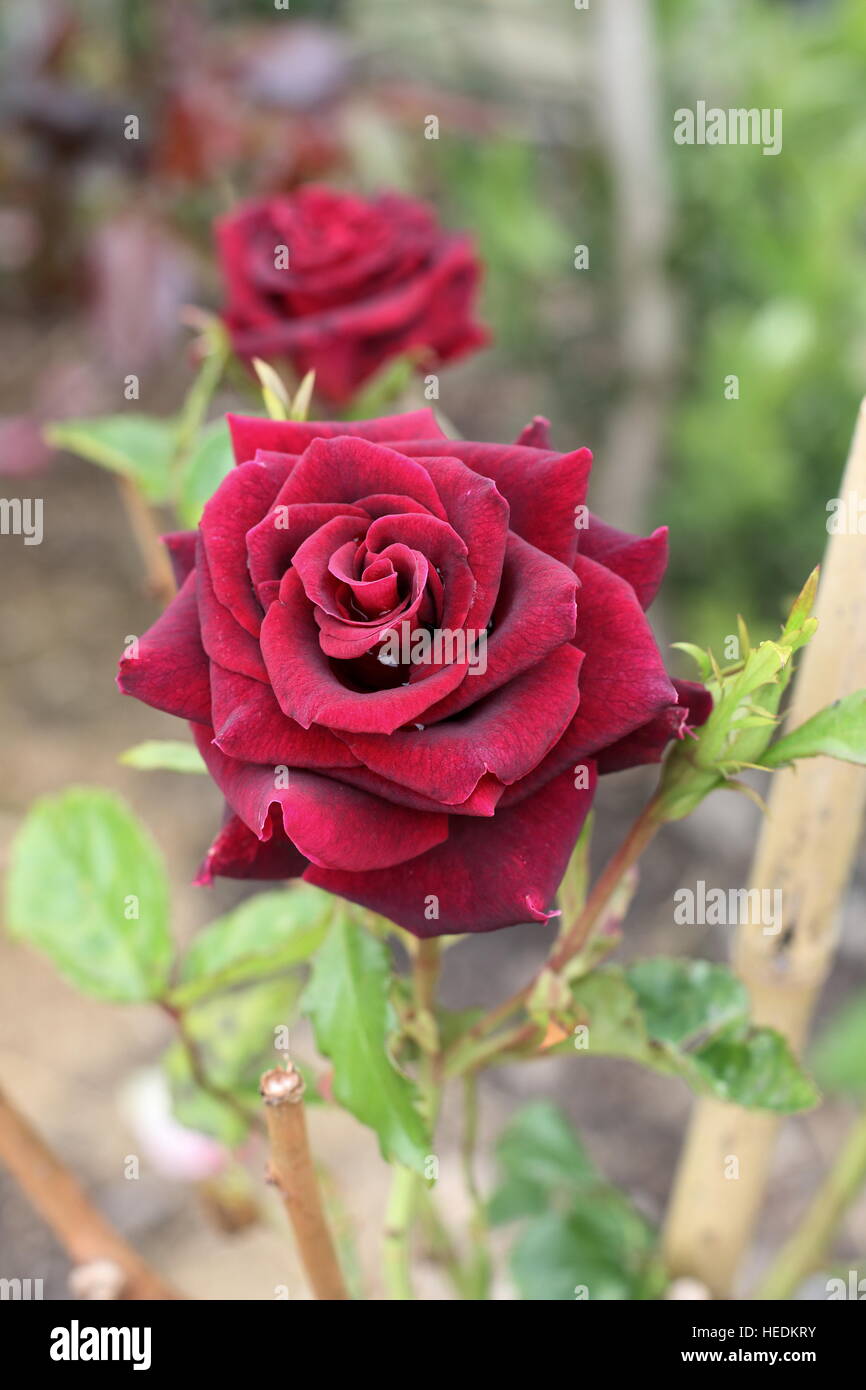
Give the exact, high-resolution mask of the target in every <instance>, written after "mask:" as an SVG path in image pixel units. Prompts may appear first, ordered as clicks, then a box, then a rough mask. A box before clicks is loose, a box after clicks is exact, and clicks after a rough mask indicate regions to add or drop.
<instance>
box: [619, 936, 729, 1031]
mask: <svg viewBox="0 0 866 1390" xmlns="http://www.w3.org/2000/svg"><path fill="white" fill-rule="evenodd" d="M625 978H626V980H627V981H628V983H629V984H630V985H631V988H632V989H633V990H634V992H635V995H636V996H637V1003H638V1007H639V1009H640V1011H641V1013H642V1014H643V1019H644V1023H645V1026H646V1030H647V1032H648V1033H649V1035H650V1037H652V1038H655V1039H657V1040H658V1041H659V1042H666V1043H675V1044H685V1043H687V1042H689V1041H690V1040H691V1039H692V1038H694V1037H696V1036H697V1035H698V1034H699V1033H702V1032H706V1031H707V1030H714V1029H716V1028H719V1027H722V1026H723V1025H724V1024H726V1023H730V1022H733V1021H735V1020H740V1019H743V1018H745V1016H746V1014H747V1011H748V997H747V995H746V990H745V987H744V985H743V984H742V982H741V981H740V980H738V979H737V977H736V975H733V974H732V973H731V971H730V970H728V968H727V966H724V965H713V964H711V963H710V961H707V960H683V959H679V958H672V957H668V956H655V957H654V958H653V959H651V960H643V961H638V962H637V963H636V964H635V965H632V966H630V967H629V968H628V969H627V970H626V972H625Z"/></svg>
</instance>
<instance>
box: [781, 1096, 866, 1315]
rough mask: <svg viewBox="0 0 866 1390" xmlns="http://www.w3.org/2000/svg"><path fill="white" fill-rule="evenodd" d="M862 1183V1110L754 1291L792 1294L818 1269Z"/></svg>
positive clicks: (865, 1173) (865, 1150)
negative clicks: (809, 1204) (801, 1217)
mask: <svg viewBox="0 0 866 1390" xmlns="http://www.w3.org/2000/svg"><path fill="white" fill-rule="evenodd" d="M864 1183H866V1111H864V1113H863V1114H862V1115H861V1116H860V1118H859V1120H858V1121H857V1123H856V1124H855V1126H854V1128H853V1129H852V1130H851V1133H850V1134H849V1135H848V1138H847V1139H846V1141H845V1144H844V1145H843V1147H842V1151H841V1153H840V1154H839V1157H838V1158H837V1160H836V1162H835V1163H834V1165H833V1167H832V1168H831V1169H830V1172H829V1173H828V1174H827V1177H826V1178H825V1180H824V1183H823V1185H822V1186H821V1188H820V1190H819V1191H818V1194H817V1196H816V1197H815V1199H814V1201H813V1202H812V1205H811V1206H810V1208H809V1210H808V1211H807V1213H806V1215H805V1217H804V1218H803V1221H802V1222H801V1224H800V1226H799V1228H798V1229H797V1230H796V1231H795V1232H794V1234H793V1236H792V1237H791V1239H790V1240H789V1241H787V1243H786V1244H785V1245H784V1246H783V1247H782V1249H781V1250H780V1251H779V1254H778V1255H777V1256H776V1259H775V1261H774V1262H773V1265H772V1267H771V1268H770V1270H769V1272H768V1273H767V1274H766V1275H765V1277H764V1280H763V1282H762V1283H761V1284H760V1286H759V1287H758V1290H757V1292H756V1294H755V1297H756V1298H760V1299H783V1298H792V1297H793V1295H794V1294H795V1293H796V1291H797V1289H798V1288H799V1286H800V1284H801V1283H802V1282H803V1280H804V1279H806V1278H808V1276H809V1275H810V1274H812V1273H814V1271H815V1270H817V1269H820V1268H821V1265H822V1261H823V1260H824V1259H825V1258H826V1256H827V1254H828V1251H829V1248H830V1245H831V1242H832V1240H833V1237H834V1235H835V1234H836V1231H837V1229H838V1227H839V1224H840V1222H841V1220H842V1217H843V1216H844V1215H845V1212H846V1211H847V1209H848V1207H849V1206H850V1205H851V1203H852V1202H853V1201H854V1199H855V1197H856V1196H857V1194H858V1193H859V1191H860V1189H861V1188H862V1186H863V1184H864Z"/></svg>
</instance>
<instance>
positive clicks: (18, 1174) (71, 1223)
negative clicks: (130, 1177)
mask: <svg viewBox="0 0 866 1390" xmlns="http://www.w3.org/2000/svg"><path fill="white" fill-rule="evenodd" d="M0 1160H2V1162H3V1163H4V1164H5V1165H6V1167H7V1168H8V1169H9V1172H10V1173H11V1174H12V1176H13V1177H14V1178H15V1179H16V1181H17V1182H18V1184H19V1186H20V1187H21V1190H22V1191H23V1192H24V1194H25V1195H26V1197H27V1198H28V1199H29V1201H30V1203H31V1205H32V1206H33V1208H34V1209H35V1210H36V1211H37V1212H38V1213H39V1215H40V1216H41V1217H42V1219H43V1220H44V1221H45V1222H46V1224H47V1225H48V1226H50V1227H51V1230H52V1231H53V1232H54V1234H55V1235H56V1237H57V1239H58V1240H59V1241H60V1243H61V1244H62V1245H63V1246H64V1248H65V1249H66V1251H67V1253H68V1255H69V1257H70V1259H71V1260H72V1261H73V1263H74V1264H75V1266H76V1267H77V1269H79V1270H81V1269H86V1268H87V1267H88V1266H89V1267H91V1268H92V1267H93V1266H94V1265H95V1264H96V1262H97V1261H98V1262H99V1264H100V1266H101V1265H104V1264H107V1267H108V1270H109V1272H110V1269H111V1267H114V1268H115V1269H116V1271H117V1290H118V1292H117V1297H119V1298H122V1299H142V1300H148V1301H155V1300H157V1299H160V1300H161V1299H178V1298H181V1297H182V1295H181V1294H179V1293H177V1292H176V1291H175V1290H174V1289H173V1288H172V1287H171V1286H170V1285H169V1284H167V1283H166V1282H165V1281H164V1280H162V1279H161V1278H160V1276H159V1275H158V1274H156V1273H155V1272H154V1271H153V1270H152V1269H151V1268H150V1267H149V1265H147V1264H146V1263H145V1261H144V1260H143V1259H142V1258H141V1256H140V1255H138V1254H137V1253H136V1251H135V1250H133V1249H132V1247H131V1246H129V1245H127V1243H126V1241H125V1240H124V1239H123V1238H122V1236H120V1235H119V1234H118V1233H117V1231H115V1230H114V1228H113V1226H111V1225H110V1224H109V1222H108V1221H107V1220H106V1218H105V1217H104V1216H103V1215H102V1212H101V1211H99V1210H98V1209H97V1208H96V1207H94V1206H93V1205H92V1203H91V1202H90V1200H89V1198H88V1197H87V1195H86V1194H85V1192H84V1189H83V1188H82V1187H81V1185H80V1184H79V1182H78V1179H77V1178H75V1177H74V1176H73V1175H72V1173H70V1172H69V1169H68V1168H66V1167H65V1166H64V1164H63V1163H61V1161H60V1159H59V1158H57V1157H56V1155H55V1154H53V1153H52V1152H51V1150H50V1149H49V1148H48V1145H47V1144H46V1143H45V1141H44V1140H43V1139H42V1138H41V1137H40V1136H39V1135H38V1134H37V1133H36V1131H35V1130H34V1129H33V1128H32V1126H31V1125H30V1124H29V1123H28V1121H27V1120H25V1119H24V1117H23V1115H20V1114H19V1113H18V1111H17V1110H16V1109H15V1107H14V1106H13V1105H12V1104H11V1103H10V1101H9V1100H7V1098H6V1097H5V1096H4V1095H3V1094H2V1092H0ZM103 1277H104V1275H103Z"/></svg>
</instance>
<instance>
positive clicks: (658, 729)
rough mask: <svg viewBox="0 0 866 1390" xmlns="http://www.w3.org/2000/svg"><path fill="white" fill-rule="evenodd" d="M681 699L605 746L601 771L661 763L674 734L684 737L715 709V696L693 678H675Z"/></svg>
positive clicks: (600, 761) (614, 770) (599, 757)
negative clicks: (683, 679)
mask: <svg viewBox="0 0 866 1390" xmlns="http://www.w3.org/2000/svg"><path fill="white" fill-rule="evenodd" d="M674 686H675V688H676V692H677V696H678V703H677V704H676V705H672V706H670V707H669V708H668V709H666V710H663V711H662V713H661V714H657V715H656V716H655V718H654V719H651V720H650V721H649V723H647V724H642V725H641V727H640V728H639V729H635V730H634V732H633V733H630V734H627V735H626V737H625V738H622V739H620V740H619V741H618V742H617V743H614V744H612V745H611V746H610V748H605V749H603V750H602V751H601V752H600V753H599V755H598V770H599V772H620V771H621V770H622V769H623V768H626V767H638V766H640V765H641V764H642V763H658V762H661V760H662V758H663V757H664V752H665V749H666V748H667V746H668V744H669V743H670V741H671V739H674V738H685V737H686V736H687V734H688V732H689V730H691V729H697V728H700V726H701V725H702V724H705V723H706V721H707V720H708V719H709V717H710V714H711V713H712V708H713V698H712V696H711V695H710V692H709V691H708V690H707V689H706V687H705V686H703V685H698V684H696V683H695V682H694V681H674Z"/></svg>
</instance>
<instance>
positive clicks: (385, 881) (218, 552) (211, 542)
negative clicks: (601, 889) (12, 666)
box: [120, 411, 709, 936]
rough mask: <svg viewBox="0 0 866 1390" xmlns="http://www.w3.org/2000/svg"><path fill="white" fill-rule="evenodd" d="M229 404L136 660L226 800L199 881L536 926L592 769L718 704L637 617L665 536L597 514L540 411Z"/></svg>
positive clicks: (425, 927) (458, 924)
mask: <svg viewBox="0 0 866 1390" xmlns="http://www.w3.org/2000/svg"><path fill="white" fill-rule="evenodd" d="M230 423H231V427H232V435H233V440H234V446H235V454H236V458H237V462H238V467H237V468H235V470H234V471H233V472H232V473H231V474H230V475H229V476H228V477H227V478H226V479H225V480H224V482H223V483H222V484H221V485H220V487H219V489H218V490H217V492H216V493H215V494H214V496H213V497H212V498H211V500H210V501H209V503H208V504H207V506H206V507H205V510H204V514H203V517H202V520H201V525H200V528H199V531H198V533H197V534H196V533H192V532H188V533H183V534H180V535H175V536H172V537H169V538H167V540H168V543H169V546H170V549H171V552H172V554H173V557H174V559H175V562H176V566H177V570H178V577H179V581H180V583H181V589H180V592H179V594H178V595H177V597H176V598H175V599H174V600H173V602H172V603H171V605H170V606H169V608H168V609H167V610H166V612H165V613H164V614H163V616H162V617H161V618H160V619H159V620H158V621H157V623H156V624H155V625H154V626H153V627H152V628H151V630H150V632H148V633H147V634H146V635H145V636H144V637H143V638H142V639H141V642H140V649H139V653H138V656H137V658H136V659H134V660H133V659H125V660H124V661H123V662H122V663H121V673H120V685H121V689H122V690H124V691H125V692H127V693H128V694H132V695H136V696H137V697H138V698H139V699H141V700H144V701H145V702H146V703H147V704H150V705H152V706H154V707H155V708H156V709H160V710H167V711H168V712H169V713H171V714H175V715H178V716H180V717H182V718H184V719H188V720H190V721H192V724H193V728H194V733H195V736H196V740H197V742H198V745H199V748H200V749H201V752H202V755H203V757H204V759H205V762H206V763H207V765H208V768H209V769H210V772H211V775H212V776H213V778H214V780H215V781H216V782H217V784H218V785H219V787H220V789H221V790H222V792H223V794H224V796H225V799H226V802H227V816H226V820H225V823H224V826H223V829H222V830H221V832H220V833H219V834H218V836H217V838H216V840H215V841H214V844H213V846H212V847H211V849H210V851H209V853H208V855H207V858H206V860H205V863H204V866H203V870H202V874H201V880H202V881H205V882H206V881H208V880H209V879H210V878H211V877H212V876H213V875H214V874H223V875H227V876H232V877H240V878H262V879H277V878H291V877H295V876H298V875H301V874H302V875H303V876H304V878H305V879H307V880H308V881H311V882H313V883H316V884H319V885H320V886H321V887H323V888H326V889H329V890H331V891H332V892H335V893H339V894H341V895H343V896H344V897H347V898H350V899H351V900H353V901H355V902H358V903H362V904H364V905H365V906H366V907H369V908H371V909H373V910H374V911H377V912H381V913H383V914H384V915H385V916H386V917H389V918H391V919H392V920H393V921H395V922H398V923H399V924H400V925H401V926H404V927H407V928H408V929H409V930H410V931H413V932H415V933H417V934H418V935H422V936H423V935H438V934H440V933H452V932H472V931H490V930H493V929H495V928H497V927H505V926H509V925H511V924H515V923H518V922H526V921H530V920H536V921H541V920H544V919H545V918H546V917H547V916H549V915H550V911H551V907H552V903H553V899H554V895H555V893H556V889H557V887H558V885H559V882H560V879H561V877H562V874H563V872H564V869H565V866H566V864H567V861H568V858H569V855H570V853H571V850H572V847H573V845H574V843H575V840H576V838H577V836H578V834H579V832H580V828H581V825H582V824H583V821H584V818H585V816H586V813H587V811H588V809H589V806H590V803H591V801H592V796H593V789H594V785H595V778H596V772H597V770H598V771H602V772H604V771H607V770H615V769H617V768H621V767H628V766H632V765H635V764H637V763H643V762H651V761H657V760H658V759H659V758H660V756H661V753H662V751H663V749H664V747H665V745H666V743H667V742H668V741H669V740H670V739H671V738H672V737H681V736H682V735H683V733H684V732H685V730H686V727H687V724H688V723H700V722H702V721H703V719H705V718H706V716H707V713H708V711H709V697H708V696H707V695H706V692H705V691H703V689H702V688H701V687H696V686H686V685H683V686H681V687H675V686H674V685H672V683H671V682H670V680H669V679H668V677H667V675H666V674H665V670H664V666H663V664H662V660H661V657H660V655H659V652H658V649H657V646H656V643H655V640H654V638H653V635H652V632H651V630H650V627H649V624H648V623H647V620H646V618H645V617H644V612H643V610H644V607H645V606H646V605H647V604H648V603H649V602H650V600H651V599H652V597H653V595H654V593H655V591H656V588H657V587H658V584H659V582H660V580H661V577H662V573H663V571H664V567H665V563H666V558H667V553H666V533H665V531H664V529H661V530H658V531H656V532H655V533H654V534H653V535H652V536H650V537H649V538H647V539H637V538H635V537H631V536H627V535H625V534H623V533H622V532H619V531H616V530H614V529H613V528H611V527H609V526H606V525H604V524H603V523H601V522H599V521H596V520H595V519H593V518H591V517H588V514H587V513H586V512H585V508H584V506H583V502H584V495H585V491H586V484H587V479H588V475H589V468H590V462H591V455H590V453H589V451H588V450H586V449H579V450H577V451H576V452H574V453H567V454H561V453H557V452H556V451H555V450H553V449H551V447H550V445H549V443H548V440H547V431H546V422H544V421H540V420H536V421H535V422H534V423H533V424H532V425H531V426H530V427H529V428H528V429H527V430H526V431H524V433H523V434H522V435H521V437H520V440H519V441H518V442H517V443H516V444H514V445H499V444H477V443H469V442H465V441H462V440H460V441H457V440H452V439H447V438H445V437H444V436H443V435H442V434H441V432H440V430H439V428H438V426H437V424H436V421H435V419H434V417H433V416H432V414H431V413H430V412H429V411H417V412H415V413H413V414H409V415H398V416H393V417H390V418H386V419H380V420H370V421H357V422H350V423H334V424H312V423H294V422H285V423H284V422H280V421H270V420H262V419H245V418H238V417H235V418H231V417H230ZM587 519H588V525H586V526H584V525H583V523H584V521H585V520H587ZM437 634H439V635H441V634H450V637H451V639H453V640H452V642H451V646H450V649H449V650H447V651H446V650H445V648H444V645H443V647H442V648H441V649H439V650H437V648H436V645H435V640H434V639H435V638H436V636H437ZM461 638H462V639H465V640H462V641H461ZM404 641H405V642H407V643H409V644H410V645H409V646H408V647H404V646H403V645H402V644H403V642H404ZM482 650H483V658H484V659H483V661H482V660H480V659H479V657H480V654H481V652H482Z"/></svg>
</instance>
